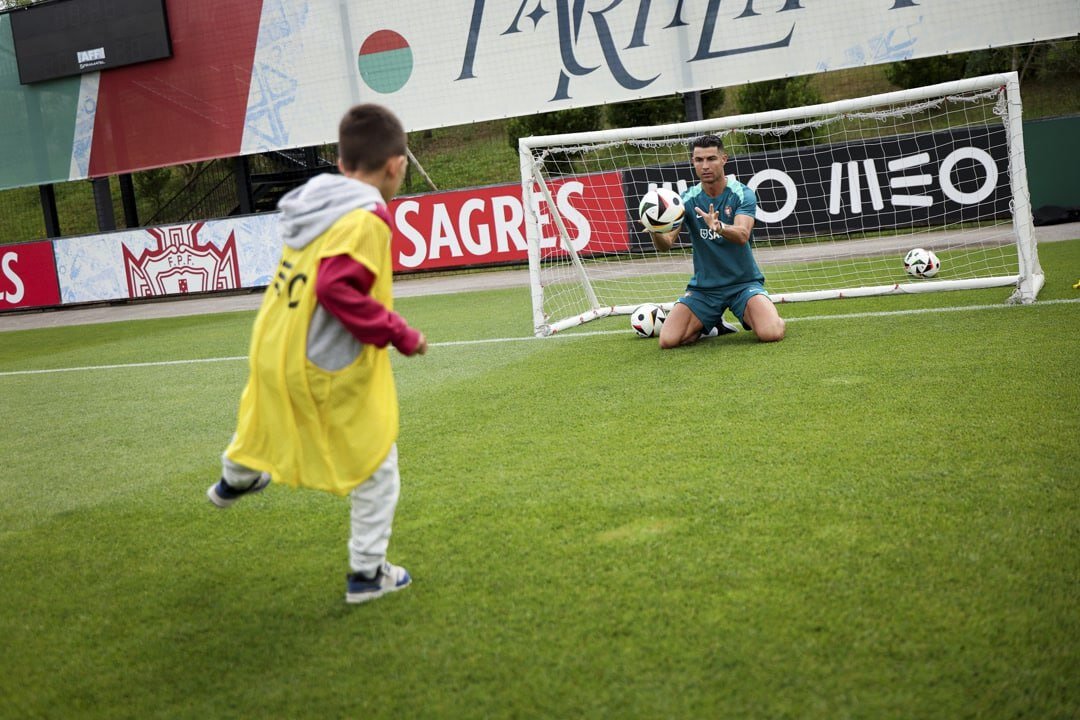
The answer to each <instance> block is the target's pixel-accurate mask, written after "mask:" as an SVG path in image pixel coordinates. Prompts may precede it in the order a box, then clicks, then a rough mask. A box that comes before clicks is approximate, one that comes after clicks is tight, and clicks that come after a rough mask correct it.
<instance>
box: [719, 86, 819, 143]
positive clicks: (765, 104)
mask: <svg viewBox="0 0 1080 720" xmlns="http://www.w3.org/2000/svg"><path fill="white" fill-rule="evenodd" d="M736 97H737V100H738V103H739V112H740V113H742V114H749V113H758V112H766V111H768V110H783V109H786V108H794V107H803V106H805V105H816V104H817V103H820V102H821V94H820V93H819V92H818V91H817V90H816V89H814V86H813V85H811V84H810V76H807V75H800V76H798V77H790V78H780V79H777V80H765V81H763V82H757V83H751V84H749V85H745V86H743V87H742V88H740V89H739V91H738V93H737V96H736ZM781 124H782V123H781ZM813 139H814V131H813V129H812V128H805V129H803V130H799V131H798V132H796V133H787V134H785V135H780V136H775V135H748V136H746V137H745V142H746V145H747V149H748V150H749V151H751V152H755V151H760V150H772V149H776V148H782V147H789V146H793V145H805V144H808V143H812V142H813Z"/></svg>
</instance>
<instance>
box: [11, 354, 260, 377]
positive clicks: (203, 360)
mask: <svg viewBox="0 0 1080 720" xmlns="http://www.w3.org/2000/svg"><path fill="white" fill-rule="evenodd" d="M236 360H247V356H246V355H245V356H242V357H240V356H238V357H221V358H201V359H195V360H161V361H159V362H143V363H124V364H121V365H84V366H82V367H69V368H51V369H48V370H9V371H7V372H0V377H6V376H8V375H47V374H48V373H63V372H81V371H83V370H125V369H128V368H140V367H162V366H165V365H196V364H198V363H216V362H234V361H236Z"/></svg>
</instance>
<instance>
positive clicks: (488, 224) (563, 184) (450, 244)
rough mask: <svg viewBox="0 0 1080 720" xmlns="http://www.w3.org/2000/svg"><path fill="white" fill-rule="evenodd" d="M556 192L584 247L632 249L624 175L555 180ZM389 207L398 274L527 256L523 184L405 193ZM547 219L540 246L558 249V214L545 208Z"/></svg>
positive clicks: (571, 231) (569, 227) (580, 247)
mask: <svg viewBox="0 0 1080 720" xmlns="http://www.w3.org/2000/svg"><path fill="white" fill-rule="evenodd" d="M550 191H551V194H552V197H553V198H554V199H555V205H556V207H558V209H559V212H560V214H561V215H562V218H563V221H564V223H565V225H566V229H567V232H568V233H569V234H570V239H571V242H573V244H574V247H575V248H576V249H577V251H578V252H579V253H581V254H583V255H589V254H593V253H601V252H618V251H622V250H626V249H628V247H629V242H630V238H629V236H628V235H627V231H626V202H625V200H624V199H623V191H622V181H621V179H620V175H619V173H617V172H612V173H601V174H597V175H586V176H582V177H575V178H570V179H567V180H562V181H560V182H555V183H552V184H551V186H550ZM537 195H539V192H537ZM535 203H536V200H535V199H534V206H535ZM390 209H391V212H392V213H393V216H394V225H395V228H394V236H393V240H392V246H393V257H394V270H395V272H402V271H404V272H409V271H412V270H433V269H439V268H455V267H464V266H469V265H487V264H498V263H508V262H525V261H527V260H528V249H527V246H526V244H525V208H524V206H523V205H522V202H521V186H520V185H517V184H508V185H496V186H492V187H482V188H472V189H469V190H455V191H451V192H443V193H432V194H430V195H421V196H415V197H404V198H399V199H397V200H394V201H393V202H392V203H391V205H390ZM540 220H541V223H542V228H543V238H544V240H543V241H542V242H541V245H542V246H546V247H555V245H556V235H557V229H556V227H555V223H554V220H552V218H551V217H550V216H549V215H548V214H546V213H544V214H542V216H541V218H540Z"/></svg>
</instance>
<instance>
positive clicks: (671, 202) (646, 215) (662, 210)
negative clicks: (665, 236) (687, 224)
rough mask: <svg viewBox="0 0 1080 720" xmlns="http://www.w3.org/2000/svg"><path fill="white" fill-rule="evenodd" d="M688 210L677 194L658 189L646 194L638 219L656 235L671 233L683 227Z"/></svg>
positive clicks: (642, 199) (665, 189) (640, 206)
mask: <svg viewBox="0 0 1080 720" xmlns="http://www.w3.org/2000/svg"><path fill="white" fill-rule="evenodd" d="M685 213H686V208H685V207H683V201H682V198H681V197H679V194H678V193H677V192H674V191H672V190H668V189H667V188H663V187H656V188H653V189H652V190H650V191H649V192H647V193H645V196H644V197H643V198H641V202H640V203H639V204H638V217H640V218H641V223H642V224H643V225H644V226H645V229H646V230H648V231H649V232H654V233H666V232H671V231H672V230H674V229H675V228H677V227H679V226H681V225H682V221H683V215H684V214H685Z"/></svg>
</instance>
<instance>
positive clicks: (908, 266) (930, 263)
mask: <svg viewBox="0 0 1080 720" xmlns="http://www.w3.org/2000/svg"><path fill="white" fill-rule="evenodd" d="M940 269H941V261H940V260H938V257H937V255H935V254H934V251H933V250H924V249H922V248H914V249H913V250H909V251H908V254H907V255H905V256H904V270H907V274H908V275H912V276H914V277H917V278H928V277H934V276H935V275H937V274H938V270H940Z"/></svg>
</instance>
